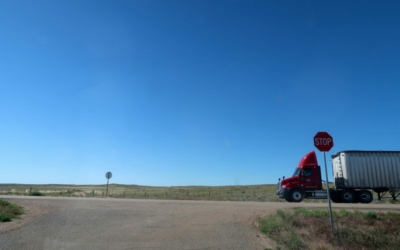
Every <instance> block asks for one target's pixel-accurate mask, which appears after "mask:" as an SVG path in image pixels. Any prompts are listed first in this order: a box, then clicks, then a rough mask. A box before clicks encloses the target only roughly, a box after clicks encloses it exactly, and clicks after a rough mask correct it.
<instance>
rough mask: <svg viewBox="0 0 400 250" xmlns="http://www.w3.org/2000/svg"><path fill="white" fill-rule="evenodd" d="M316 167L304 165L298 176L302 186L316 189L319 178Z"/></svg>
mask: <svg viewBox="0 0 400 250" xmlns="http://www.w3.org/2000/svg"><path fill="white" fill-rule="evenodd" d="M317 170H318V169H317V168H316V167H304V168H303V170H302V172H301V174H300V176H301V182H302V183H303V187H304V188H306V189H317V188H318V186H319V185H318V183H319V182H320V180H319V173H318V172H317Z"/></svg>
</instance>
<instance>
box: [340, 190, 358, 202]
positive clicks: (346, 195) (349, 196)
mask: <svg viewBox="0 0 400 250" xmlns="http://www.w3.org/2000/svg"><path fill="white" fill-rule="evenodd" d="M355 196H356V195H355V192H354V191H353V190H351V189H346V190H342V191H341V192H340V199H341V200H342V202H344V203H352V202H354V201H355V200H356V197H355Z"/></svg>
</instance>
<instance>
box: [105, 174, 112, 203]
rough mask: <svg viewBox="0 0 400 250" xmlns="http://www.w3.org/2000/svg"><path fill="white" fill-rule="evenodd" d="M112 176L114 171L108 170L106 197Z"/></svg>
mask: <svg viewBox="0 0 400 250" xmlns="http://www.w3.org/2000/svg"><path fill="white" fill-rule="evenodd" d="M111 177H112V173H111V172H107V173H106V178H107V190H106V197H108V181H109V180H110V179H111Z"/></svg>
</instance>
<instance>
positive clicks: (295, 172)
mask: <svg viewBox="0 0 400 250" xmlns="http://www.w3.org/2000/svg"><path fill="white" fill-rule="evenodd" d="M299 172H300V168H296V169H295V170H294V173H293V175H292V176H298V175H299Z"/></svg>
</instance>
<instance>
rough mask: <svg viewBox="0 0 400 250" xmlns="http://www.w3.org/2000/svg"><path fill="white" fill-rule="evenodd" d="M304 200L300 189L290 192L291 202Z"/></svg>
mask: <svg viewBox="0 0 400 250" xmlns="http://www.w3.org/2000/svg"><path fill="white" fill-rule="evenodd" d="M303 198H304V194H303V192H302V191H301V190H300V189H293V190H292V191H291V192H290V199H291V200H292V201H293V202H301V201H302V200H303Z"/></svg>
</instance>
